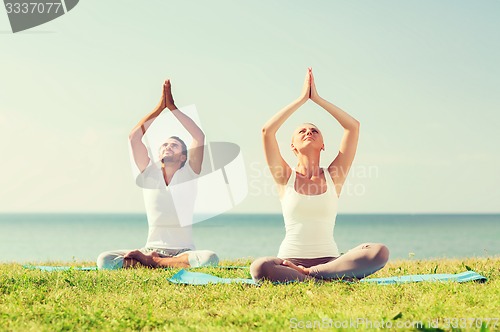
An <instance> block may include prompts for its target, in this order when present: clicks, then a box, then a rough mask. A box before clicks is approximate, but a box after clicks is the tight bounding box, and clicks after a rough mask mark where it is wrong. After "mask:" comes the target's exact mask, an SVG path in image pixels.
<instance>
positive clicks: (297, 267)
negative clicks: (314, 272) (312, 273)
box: [281, 260, 309, 275]
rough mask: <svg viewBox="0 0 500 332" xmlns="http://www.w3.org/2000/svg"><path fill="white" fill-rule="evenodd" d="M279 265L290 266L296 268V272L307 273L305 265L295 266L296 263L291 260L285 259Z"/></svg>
mask: <svg viewBox="0 0 500 332" xmlns="http://www.w3.org/2000/svg"><path fill="white" fill-rule="evenodd" d="M281 265H284V266H288V267H291V268H292V269H294V270H296V271H297V272H300V273H302V274H305V275H309V269H308V268H307V267H303V266H302V265H299V266H297V265H295V264H293V263H292V262H290V261H287V260H284V261H283V263H281Z"/></svg>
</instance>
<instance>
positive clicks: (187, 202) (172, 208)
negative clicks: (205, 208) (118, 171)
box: [137, 163, 197, 249]
mask: <svg viewBox="0 0 500 332" xmlns="http://www.w3.org/2000/svg"><path fill="white" fill-rule="evenodd" d="M196 177H197V174H196V173H194V171H193V170H192V169H191V166H190V165H189V163H186V165H185V166H184V167H181V168H180V169H179V170H178V171H177V172H175V173H174V176H173V177H172V179H171V183H170V184H169V186H168V187H167V186H166V185H165V180H164V178H163V173H162V170H161V166H159V165H157V164H153V165H150V166H149V167H148V168H147V169H146V170H145V171H144V172H143V173H142V174H141V175H139V177H138V179H137V183H138V184H139V185H140V186H141V187H142V188H143V195H144V204H145V207H146V214H147V217H148V224H149V232H148V239H147V242H146V247H147V248H150V247H151V248H163V249H184V248H189V249H194V248H195V247H194V243H193V236H192V226H191V225H192V220H193V212H194V204H195V201H196V193H197V187H196V181H192V180H193V179H196ZM183 220H184V221H185V222H181V221H183ZM183 224H184V225H183Z"/></svg>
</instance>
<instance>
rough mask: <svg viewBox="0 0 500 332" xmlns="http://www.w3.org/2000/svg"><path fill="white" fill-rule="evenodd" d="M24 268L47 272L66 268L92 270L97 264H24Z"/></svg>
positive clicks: (95, 268) (65, 269)
mask: <svg viewBox="0 0 500 332" xmlns="http://www.w3.org/2000/svg"><path fill="white" fill-rule="evenodd" d="M23 267H24V268H25V269H30V270H41V271H47V272H53V271H68V270H77V271H94V270H97V266H83V267H82V266H42V265H24V266H23Z"/></svg>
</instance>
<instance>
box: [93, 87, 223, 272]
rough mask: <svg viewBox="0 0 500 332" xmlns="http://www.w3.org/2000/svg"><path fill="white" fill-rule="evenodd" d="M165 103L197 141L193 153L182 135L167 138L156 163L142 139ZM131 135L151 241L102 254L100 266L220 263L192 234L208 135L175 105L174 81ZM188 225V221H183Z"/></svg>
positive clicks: (191, 265) (99, 260)
mask: <svg viewBox="0 0 500 332" xmlns="http://www.w3.org/2000/svg"><path fill="white" fill-rule="evenodd" d="M165 108H168V109H169V110H170V112H172V114H173V115H174V116H175V117H176V118H177V120H179V122H180V123H181V124H182V126H183V127H184V128H185V129H186V130H187V131H188V132H189V134H190V135H191V136H192V138H193V141H192V145H191V148H190V149H189V156H188V151H187V148H186V144H185V143H184V142H183V141H182V140H181V139H180V138H179V137H176V136H172V137H170V138H168V139H167V140H166V142H165V143H164V144H163V145H162V146H161V147H160V149H159V159H160V160H159V161H158V162H156V163H155V162H153V161H152V160H151V158H150V156H149V154H148V149H147V147H146V146H145V145H144V143H143V142H142V138H143V136H144V134H145V133H146V131H147V130H148V128H149V127H150V125H151V123H152V122H153V121H154V120H155V119H156V118H157V117H158V116H159V115H160V114H161V112H163V110H164V109H165ZM129 139H130V144H131V147H132V155H133V157H134V161H135V163H136V165H137V167H138V169H139V171H140V173H141V174H140V175H139V176H138V179H137V182H138V184H139V185H140V186H141V187H143V188H144V189H143V194H144V202H145V205H146V213H147V217H148V225H149V234H148V239H147V242H146V246H145V247H144V248H142V249H139V250H117V251H108V252H104V253H102V254H100V255H99V257H98V258H97V266H98V268H99V269H119V268H129V267H135V266H147V267H151V268H156V267H183V268H185V267H199V266H205V265H217V264H218V262H219V259H218V257H217V255H216V254H215V253H214V252H212V251H208V250H196V251H195V250H194V244H193V239H192V227H191V223H192V215H193V208H194V200H195V199H196V185H195V183H196V181H192V180H194V179H196V177H197V175H199V174H200V172H201V166H202V162H203V149H204V144H205V135H204V134H203V132H202V131H201V129H200V128H199V127H198V126H197V125H196V123H195V122H194V121H193V120H192V119H191V118H189V117H188V116H187V115H185V114H184V113H182V112H181V111H180V110H178V109H177V106H175V102H174V99H173V97H172V90H171V84H170V80H166V81H165V83H164V84H163V93H162V97H161V100H160V102H159V103H158V105H157V106H156V107H155V109H154V110H153V111H152V112H151V113H150V114H148V115H146V116H145V117H144V118H143V119H141V121H139V123H138V124H137V125H136V126H135V127H134V129H132V132H131V133H130V136H129ZM179 202H181V203H179ZM181 221H183V222H181ZM186 221H187V222H186ZM186 224H188V225H187V226H184V227H183V226H182V225H186Z"/></svg>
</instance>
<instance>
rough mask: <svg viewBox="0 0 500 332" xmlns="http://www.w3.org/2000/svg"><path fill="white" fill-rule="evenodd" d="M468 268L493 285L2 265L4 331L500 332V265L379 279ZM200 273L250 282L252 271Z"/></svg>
mask: <svg viewBox="0 0 500 332" xmlns="http://www.w3.org/2000/svg"><path fill="white" fill-rule="evenodd" d="M52 264H54V263H52ZM222 264H224V265H246V266H248V265H249V264H250V261H249V260H240V261H224V262H222ZM83 265H85V264H83ZM87 265H92V263H88V264H87ZM467 267H469V268H470V269H472V270H474V271H476V272H479V273H481V274H482V275H484V276H486V277H487V278H488V279H489V280H488V282H486V283H482V284H481V283H475V282H469V283H463V284H459V283H453V282H449V283H438V282H435V283H431V282H427V283H413V284H404V285H388V286H381V285H372V284H364V283H355V284H347V283H341V282H331V283H324V284H314V283H302V284H298V283H297V284H289V285H272V284H270V283H264V284H263V285H262V286H261V287H255V286H251V285H241V284H229V285H224V284H217V285H209V286H183V285H175V284H170V283H169V282H168V281H167V278H168V277H170V276H172V275H173V274H174V273H176V272H177V271H178V270H176V269H170V270H151V269H144V268H140V269H132V270H120V271H76V270H69V271H59V272H42V271H38V270H27V269H24V268H23V267H22V266H21V265H19V264H0V331H5V330H7V331H10V330H12V331H30V330H33V331H40V330H42V331H43V330H45V331H61V330H71V331H73V330H85V331H87V330H95V331H107V330H119V331H122V330H143V331H151V330H162V331H207V330H208V331H211V330H217V331H219V330H227V331H236V330H237V331H239V330H243V331H245V330H261V331H281V330H290V329H294V328H296V329H299V328H300V327H303V328H302V329H301V330H312V329H311V328H306V327H316V328H315V329H314V330H318V329H320V327H321V328H322V329H325V328H329V327H332V329H331V330H337V329H336V328H335V327H342V326H341V325H342V324H344V326H346V324H347V327H346V328H345V329H344V330H354V326H357V327H359V328H362V329H366V328H367V327H370V326H372V327H373V330H375V329H376V327H377V324H382V323H383V324H385V326H386V327H387V326H389V325H392V328H390V329H385V328H384V329H383V330H401V329H398V327H399V326H401V325H402V326H405V324H406V327H408V326H410V325H411V324H414V325H413V326H416V327H417V328H418V327H419V325H418V322H422V323H423V327H422V328H421V330H432V328H433V327H436V326H435V322H436V320H437V322H438V327H439V328H440V329H443V330H452V327H453V326H456V327H458V329H454V330H462V331H469V330H470V331H477V330H480V329H481V320H482V321H483V322H485V323H484V324H483V325H482V330H483V331H495V330H500V321H499V320H497V321H495V320H491V321H489V324H488V325H486V323H487V322H488V318H490V319H491V318H497V319H498V318H500V317H499V316H500V304H499V302H500V278H499V277H500V271H499V267H500V258H478V259H476V258H471V259H463V260H450V259H440V260H429V261H417V260H405V261H392V262H390V263H389V264H388V265H387V266H386V267H385V268H384V269H383V270H381V271H379V272H378V273H376V274H375V275H374V276H376V277H385V276H394V275H404V274H420V273H458V272H463V271H466V270H467ZM196 271H199V272H208V273H212V274H215V275H218V276H221V277H243V278H246V277H249V272H248V269H234V270H233V269H231V270H228V269H220V268H201V269H196ZM452 319H458V320H456V321H455V320H452ZM460 319H464V320H460ZM412 322H413V323H412ZM431 323H432V324H431ZM314 324H316V325H314ZM353 324H354V325H353ZM356 324H357V325H356ZM495 324H496V326H495ZM410 329H411V328H410ZM381 330H382V329H381ZM405 330H408V328H405Z"/></svg>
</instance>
